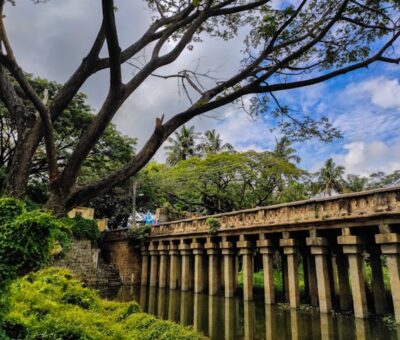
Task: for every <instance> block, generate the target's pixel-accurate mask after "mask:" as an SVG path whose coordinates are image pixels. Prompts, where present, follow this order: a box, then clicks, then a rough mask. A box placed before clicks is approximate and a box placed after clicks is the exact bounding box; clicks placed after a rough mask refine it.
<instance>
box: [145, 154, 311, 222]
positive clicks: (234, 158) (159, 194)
mask: <svg viewBox="0 0 400 340" xmlns="http://www.w3.org/2000/svg"><path fill="white" fill-rule="evenodd" d="M144 172H145V174H146V177H145V178H146V179H145V182H146V183H145V184H144V185H143V187H147V189H146V190H147V192H148V193H150V196H152V197H153V202H154V203H153V204H155V205H156V206H159V207H160V206H167V207H168V208H170V209H171V210H172V213H173V215H175V216H179V217H183V216H185V214H186V213H189V214H191V213H201V214H212V213H218V212H227V211H232V210H238V209H244V208H253V207H256V206H262V205H267V204H272V203H278V202H287V201H288V200H290V199H291V198H293V197H295V198H299V197H300V198H304V196H305V195H306V193H305V191H302V193H300V191H301V189H304V188H305V187H304V188H303V187H302V188H301V189H300V187H298V190H297V192H298V194H295V193H294V192H295V190H294V189H293V188H291V187H294V185H295V182H294V181H295V180H300V179H301V178H302V176H303V175H304V172H303V171H302V170H300V169H298V168H297V167H296V166H295V165H294V164H291V163H289V162H287V161H285V160H282V159H279V158H277V157H275V156H274V155H273V154H272V153H270V152H260V153H258V152H254V151H249V152H243V153H227V152H223V153H219V154H209V155H207V156H206V157H205V158H204V159H201V158H198V157H192V158H190V159H188V160H186V161H181V162H179V163H178V164H177V165H175V166H173V167H165V166H163V165H159V164H155V163H152V164H150V165H149V166H148V167H146V168H145V170H144Z"/></svg>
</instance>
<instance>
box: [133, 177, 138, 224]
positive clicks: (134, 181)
mask: <svg viewBox="0 0 400 340" xmlns="http://www.w3.org/2000/svg"><path fill="white" fill-rule="evenodd" d="M137 186H138V182H137V180H136V178H135V177H134V178H133V184H132V228H136V190H137Z"/></svg>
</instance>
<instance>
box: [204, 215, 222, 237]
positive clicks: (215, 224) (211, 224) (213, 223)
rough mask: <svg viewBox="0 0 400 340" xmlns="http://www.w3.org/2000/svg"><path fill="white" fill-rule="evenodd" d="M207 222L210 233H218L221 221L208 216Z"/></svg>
mask: <svg viewBox="0 0 400 340" xmlns="http://www.w3.org/2000/svg"><path fill="white" fill-rule="evenodd" d="M206 223H207V225H208V233H209V234H210V235H216V234H217V233H218V230H219V228H221V222H220V221H219V220H218V219H217V218H215V217H209V218H207V220H206Z"/></svg>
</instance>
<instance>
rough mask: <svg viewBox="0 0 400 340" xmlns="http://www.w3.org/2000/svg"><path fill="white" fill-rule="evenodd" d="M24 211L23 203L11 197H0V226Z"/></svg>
mask: <svg viewBox="0 0 400 340" xmlns="http://www.w3.org/2000/svg"><path fill="white" fill-rule="evenodd" d="M24 211H25V204H24V203H23V202H22V201H20V200H17V199H15V198H11V197H2V198H0V226H1V225H3V224H4V223H7V222H11V221H12V220H13V219H14V218H15V217H17V216H18V215H20V214H22V213H23V212H24Z"/></svg>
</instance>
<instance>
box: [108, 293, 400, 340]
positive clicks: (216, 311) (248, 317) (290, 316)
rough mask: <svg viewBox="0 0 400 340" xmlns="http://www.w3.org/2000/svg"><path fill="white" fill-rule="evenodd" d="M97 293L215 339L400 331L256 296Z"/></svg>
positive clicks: (391, 334)
mask: <svg viewBox="0 0 400 340" xmlns="http://www.w3.org/2000/svg"><path fill="white" fill-rule="evenodd" d="M100 293H101V295H102V296H103V297H106V298H108V299H113V300H118V301H131V300H132V299H134V300H136V301H137V302H138V303H139V304H140V306H141V307H142V309H143V310H144V311H145V312H147V313H150V314H153V315H155V316H157V317H158V318H160V319H164V320H172V321H175V322H178V323H180V324H182V325H185V326H192V327H193V328H194V329H195V330H196V331H198V332H200V333H203V334H204V335H206V336H208V337H209V338H210V339H215V340H222V339H226V340H228V339H229V340H239V339H246V340H247V339H268V340H270V339H271V340H272V339H273V340H279V339H323V340H325V339H343V340H347V339H349V340H350V339H359V340H363V339H384V340H391V339H398V338H399V339H400V331H398V330H396V329H393V327H389V326H388V325H386V324H385V323H383V322H382V321H377V320H374V319H368V320H366V321H364V320H355V319H354V318H353V317H346V316H332V315H326V314H319V313H318V312H315V311H295V310H288V309H285V308H282V307H279V306H268V305H264V303H263V300H262V298H259V299H256V301H255V302H244V301H243V299H241V298H239V297H236V298H231V299H226V298H224V297H222V296H208V295H206V294H194V293H192V292H181V291H179V290H176V291H171V290H169V289H159V288H146V287H140V288H138V287H121V288H102V289H100ZM398 334H399V337H398Z"/></svg>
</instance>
